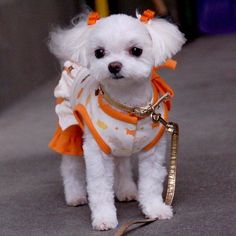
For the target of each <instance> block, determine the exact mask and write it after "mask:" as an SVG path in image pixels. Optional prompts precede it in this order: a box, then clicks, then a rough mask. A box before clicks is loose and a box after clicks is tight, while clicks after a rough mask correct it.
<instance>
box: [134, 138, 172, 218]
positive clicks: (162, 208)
mask: <svg viewBox="0 0 236 236" xmlns="http://www.w3.org/2000/svg"><path fill="white" fill-rule="evenodd" d="M165 152H166V139H165V137H162V138H161V140H160V141H159V143H158V144H157V145H156V146H155V147H153V148H152V149H151V150H149V151H145V152H141V153H140V154H139V184H138V189H139V190H138V191H139V196H138V198H139V203H140V206H141V208H142V211H143V213H144V214H145V215H146V217H148V218H151V219H155V218H158V219H170V218H171V217H172V215H173V213H172V208H171V206H168V205H166V204H165V203H164V202H163V199H162V191H163V182H164V179H165V176H166V174H167V171H166V168H165V167H164V166H163V164H164V161H165Z"/></svg>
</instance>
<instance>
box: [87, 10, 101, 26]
mask: <svg viewBox="0 0 236 236" xmlns="http://www.w3.org/2000/svg"><path fill="white" fill-rule="evenodd" d="M99 19H100V16H99V14H98V13H97V12H95V11H93V12H91V13H90V14H89V15H88V19H87V24H88V25H94V24H95V23H96V22H97V20H99Z"/></svg>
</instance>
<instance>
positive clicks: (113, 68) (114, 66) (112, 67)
mask: <svg viewBox="0 0 236 236" xmlns="http://www.w3.org/2000/svg"><path fill="white" fill-rule="evenodd" d="M121 67H122V64H121V63H120V62H118V61H113V62H111V63H110V64H109V65H108V70H109V71H110V72H111V73H112V74H117V73H119V72H120V70H121Z"/></svg>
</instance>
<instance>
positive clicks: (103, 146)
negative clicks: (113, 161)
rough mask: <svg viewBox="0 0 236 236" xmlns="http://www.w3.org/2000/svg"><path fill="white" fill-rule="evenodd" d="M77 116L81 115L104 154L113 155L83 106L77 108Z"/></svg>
mask: <svg viewBox="0 0 236 236" xmlns="http://www.w3.org/2000/svg"><path fill="white" fill-rule="evenodd" d="M75 114H76V115H78V114H79V115H80V117H82V118H83V120H84V122H85V123H86V125H87V126H88V128H89V130H90V132H91V133H92V135H93V137H94V139H95V140H96V142H97V144H98V145H99V147H100V148H101V149H102V151H103V152H105V153H106V154H110V153H111V148H110V147H109V146H108V145H107V144H106V143H105V142H104V140H103V139H102V137H101V136H100V135H99V133H98V132H97V130H96V129H95V127H94V125H93V123H92V121H91V119H90V117H89V115H88V113H87V111H86V108H85V107H84V106H83V105H82V104H79V105H77V106H76V109H75Z"/></svg>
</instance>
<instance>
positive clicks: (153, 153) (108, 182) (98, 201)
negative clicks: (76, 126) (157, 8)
mask: <svg viewBox="0 0 236 236" xmlns="http://www.w3.org/2000/svg"><path fill="white" fill-rule="evenodd" d="M184 42H185V39H184V37H183V35H182V34H181V33H180V31H179V30H178V28H177V27H176V26H175V25H173V24H170V23H168V22H167V21H165V20H162V19H153V20H151V21H150V22H148V23H147V24H145V23H142V22H140V21H139V20H138V19H136V18H132V17H130V16H127V15H122V14H120V15H112V16H109V17H106V18H102V19H100V20H98V21H97V23H96V24H95V25H92V26H88V25H87V24H86V22H85V21H81V22H79V23H77V24H76V25H74V26H73V27H72V28H70V29H65V30H62V29H58V30H56V31H54V32H53V33H51V42H50V50H51V51H52V53H54V54H55V55H56V56H57V57H58V58H59V59H60V60H61V61H62V62H63V61H65V60H71V61H74V62H77V63H78V64H79V65H81V66H84V67H87V68H88V69H89V72H90V74H91V76H92V77H93V78H94V79H95V80H97V81H99V82H100V83H101V84H103V86H104V87H105V88H106V90H107V91H108V93H109V94H110V95H111V96H112V97H113V98H114V99H115V100H117V101H119V102H121V103H123V104H127V105H131V106H141V105H144V104H146V103H147V101H149V100H150V97H151V96H152V88H151V84H150V81H149V79H148V78H149V76H150V73H151V69H152V67H153V66H157V65H160V64H162V63H163V62H164V61H165V60H166V59H167V58H170V57H172V56H173V55H174V54H176V53H177V52H178V51H179V50H180V49H181V47H182V45H183V43H184ZM133 46H136V47H140V48H142V49H143V53H142V55H141V56H140V57H134V56H132V55H130V53H129V49H130V48H131V47H133ZM100 47H102V48H104V49H105V52H106V54H105V56H104V58H101V59H97V58H96V57H95V56H94V51H95V50H96V49H97V48H100ZM113 61H119V62H120V63H122V69H121V71H120V74H121V75H122V76H123V77H124V79H120V80H114V79H112V75H111V73H110V72H109V70H108V65H109V63H111V62H113ZM165 148H166V141H165V137H164V136H163V137H162V138H161V140H160V141H159V143H158V144H157V145H156V146H155V147H154V148H152V149H151V150H149V151H146V152H144V151H142V152H140V153H136V154H135V156H137V158H138V160H139V180H138V187H137V186H136V184H135V183H134V180H133V176H132V173H131V169H132V168H131V164H130V158H119V157H115V158H114V157H112V156H110V155H106V154H104V153H103V152H102V151H101V149H100V148H99V146H98V145H97V143H96V142H95V140H94V139H93V137H92V135H91V134H90V132H89V131H88V129H87V128H86V129H85V133H84V144H83V149H84V159H82V158H77V157H70V156H64V157H63V159H62V165H61V173H62V177H63V182H64V187H65V198H66V202H67V204H68V205H73V206H74V205H79V204H84V203H86V202H87V198H86V190H85V189H86V184H87V193H88V202H89V206H90V209H91V212H92V226H93V228H94V229H97V230H108V229H112V228H114V227H116V226H117V224H118V221H117V216H116V208H115V206H114V193H115V194H116V196H117V198H118V199H119V200H121V201H129V200H136V199H138V201H139V204H140V206H141V209H142V211H143V213H144V214H145V215H146V216H147V217H148V218H159V219H169V218H171V217H172V209H171V207H170V206H167V205H165V204H164V203H163V199H162V190H163V181H164V178H165V176H166V169H165V167H164V166H163V164H164V160H165ZM84 161H85V163H84ZM85 172H86V181H85ZM85 182H86V183H85ZM113 185H114V186H113Z"/></svg>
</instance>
